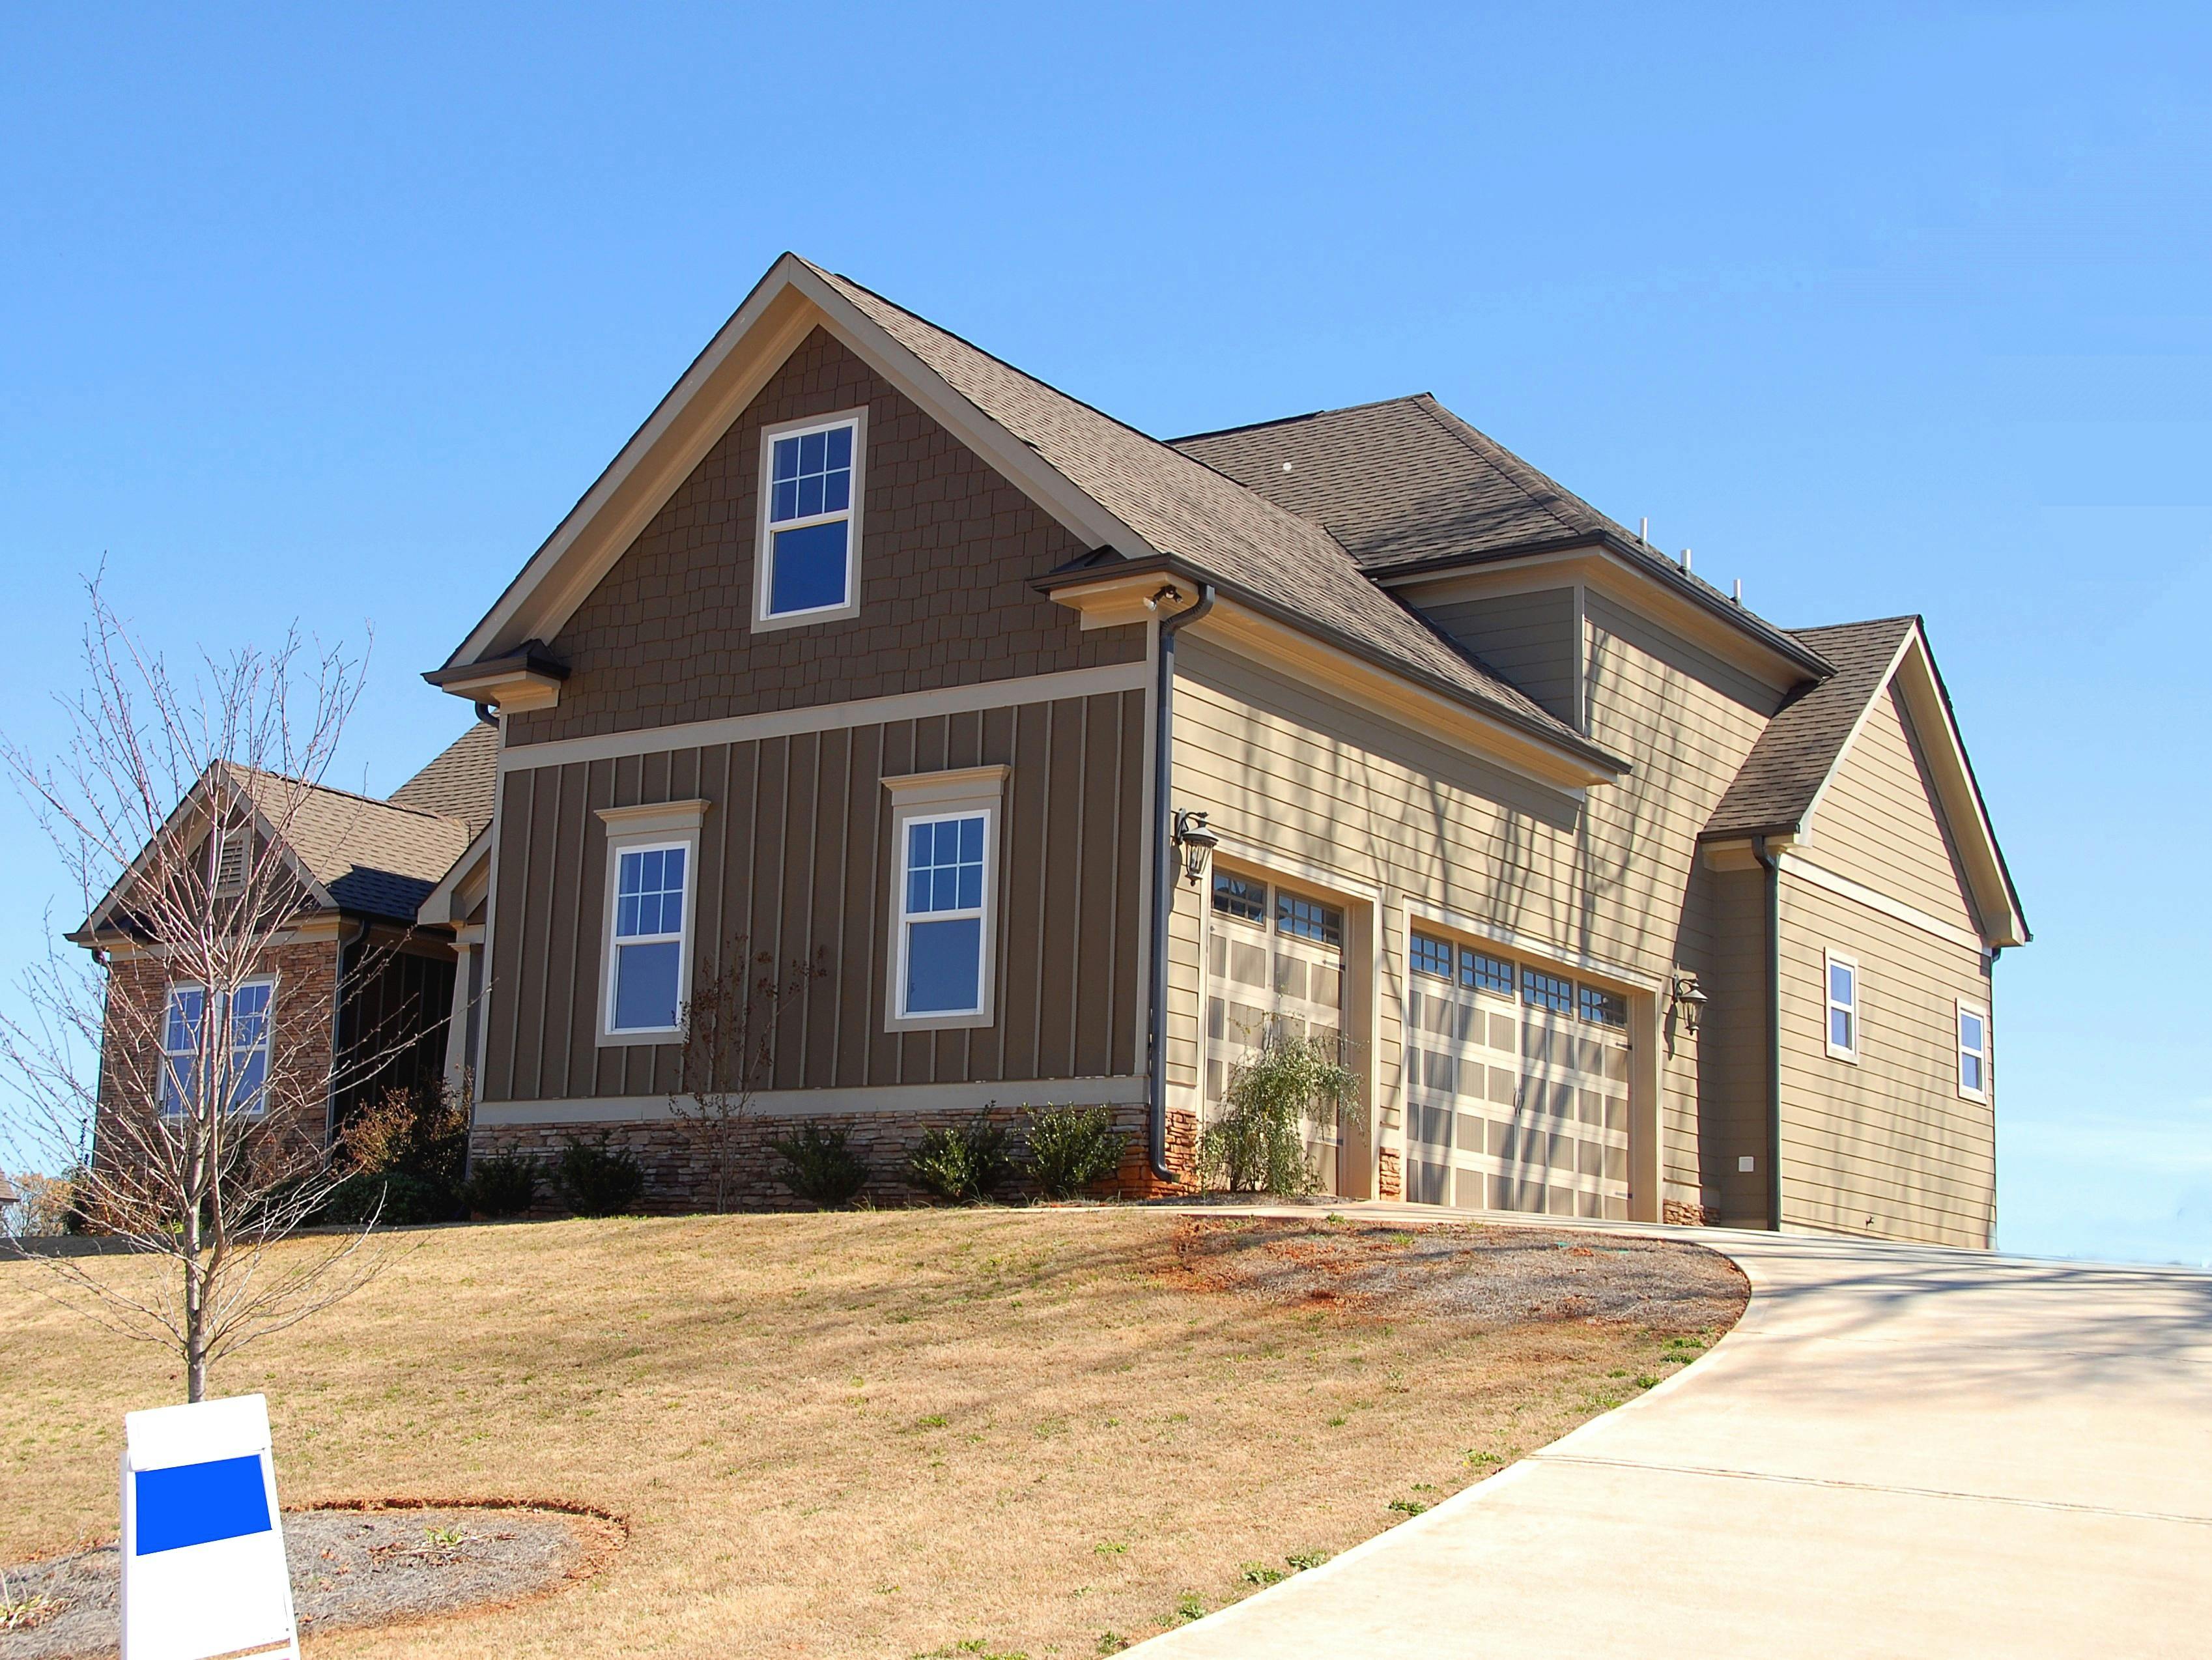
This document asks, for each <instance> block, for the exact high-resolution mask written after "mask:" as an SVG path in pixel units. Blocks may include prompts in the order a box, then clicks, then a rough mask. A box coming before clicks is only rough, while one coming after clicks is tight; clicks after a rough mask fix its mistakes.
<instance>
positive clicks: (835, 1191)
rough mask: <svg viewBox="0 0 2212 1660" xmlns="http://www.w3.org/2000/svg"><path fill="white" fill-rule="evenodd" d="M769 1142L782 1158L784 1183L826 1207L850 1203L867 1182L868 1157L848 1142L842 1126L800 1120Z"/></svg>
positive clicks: (811, 1202) (815, 1203)
mask: <svg viewBox="0 0 2212 1660" xmlns="http://www.w3.org/2000/svg"><path fill="white" fill-rule="evenodd" d="M769 1147H770V1149H772V1150H773V1151H774V1152H775V1156H776V1157H777V1158H781V1159H782V1160H783V1174H782V1175H781V1177H779V1178H778V1179H779V1180H781V1182H782V1183H783V1185H784V1186H785V1187H787V1188H788V1189H791V1191H792V1192H793V1194H795V1195H797V1196H798V1197H799V1198H801V1199H804V1200H805V1201H807V1202H808V1203H810V1204H814V1205H819V1206H820V1207H822V1208H823V1209H824V1210H831V1209H835V1208H836V1207H837V1206H839V1205H847V1204H850V1203H851V1202H852V1201H854V1199H856V1198H858V1197H859V1196H860V1189H862V1188H865V1187H866V1186H867V1185H868V1164H867V1161H866V1159H864V1158H861V1157H860V1154H859V1153H857V1152H854V1151H853V1150H852V1148H851V1147H849V1146H847V1145H846V1141H845V1132H844V1131H842V1130H840V1129H828V1130H825V1129H823V1128H821V1127H820V1126H819V1125H817V1124H801V1125H800V1126H799V1128H797V1129H796V1130H794V1131H793V1132H792V1133H791V1134H789V1135H782V1136H778V1137H777V1138H776V1139H775V1140H773V1141H771V1142H769Z"/></svg>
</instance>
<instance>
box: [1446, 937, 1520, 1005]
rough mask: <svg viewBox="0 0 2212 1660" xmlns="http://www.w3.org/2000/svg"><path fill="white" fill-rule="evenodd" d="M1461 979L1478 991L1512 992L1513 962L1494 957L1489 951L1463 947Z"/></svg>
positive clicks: (1460, 968) (1462, 982)
mask: <svg viewBox="0 0 2212 1660" xmlns="http://www.w3.org/2000/svg"><path fill="white" fill-rule="evenodd" d="M1459 979H1460V983H1461V984H1462V985H1463V986H1469V987H1472V988H1474V989H1475V990H1477V991H1502V992H1505V993H1508V994H1510V992H1511V991H1512V989H1513V964H1510V963H1509V962H1507V961H1506V960H1505V959H1504V958H1502V957H1492V956H1491V955H1490V954H1489V953H1488V952H1480V951H1470V950H1468V949H1466V948H1464V947H1462V950H1461V952H1460V954H1459Z"/></svg>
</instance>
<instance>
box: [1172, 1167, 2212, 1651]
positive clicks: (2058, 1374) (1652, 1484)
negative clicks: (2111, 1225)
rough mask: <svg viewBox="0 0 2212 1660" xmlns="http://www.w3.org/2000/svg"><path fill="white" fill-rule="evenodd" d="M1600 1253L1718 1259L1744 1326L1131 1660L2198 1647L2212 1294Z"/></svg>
mask: <svg viewBox="0 0 2212 1660" xmlns="http://www.w3.org/2000/svg"><path fill="white" fill-rule="evenodd" d="M1358 1209H1359V1210H1360V1211H1361V1212H1363V1213H1367V1212H1375V1213H1384V1211H1383V1207H1372V1206H1362V1207H1358ZM1387 1213H1388V1214H1390V1215H1393V1216H1403V1217H1406V1218H1407V1219H1413V1217H1414V1216H1417V1215H1425V1218H1426V1219H1429V1220H1436V1219H1437V1213H1435V1212H1433V1211H1429V1212H1425V1213H1407V1212H1405V1211H1402V1210H1400V1209H1398V1208H1397V1207H1390V1209H1389V1211H1388V1212H1387ZM1624 1231H1635V1232H1638V1233H1666V1234H1673V1235H1674V1236H1675V1237H1684V1238H1692V1239H1695V1240H1697V1241H1698V1242H1699V1243H1704V1244H1708V1245H1711V1246H1713V1247H1716V1248H1717V1249H1718V1250H1723V1251H1724V1252H1725V1253H1727V1255H1729V1256H1730V1257H1732V1258H1734V1259H1735V1261H1736V1262H1738V1263H1740V1264H1741V1266H1742V1268H1743V1269H1744V1271H1745V1273H1746V1274H1748V1275H1749V1276H1750V1278H1751V1282H1752V1286H1753V1296H1752V1301H1751V1307H1750V1309H1749V1310H1748V1311H1747V1313H1746V1315H1745V1316H1744V1319H1743V1321H1742V1323H1741V1324H1740V1325H1739V1326H1738V1327H1737V1328H1736V1329H1735V1331H1734V1332H1732V1333H1731V1334H1729V1336H1728V1337H1727V1338H1726V1339H1725V1340H1724V1341H1723V1342H1721V1343H1720V1344H1719V1345H1718V1346H1717V1347H1716V1348H1715V1349H1714V1350H1713V1352H1712V1353H1711V1354H1709V1355H1707V1356H1706V1357H1705V1359H1701V1360H1699V1362H1698V1363H1697V1364H1696V1365H1693V1366H1692V1367H1691V1368H1689V1369H1688V1370H1687V1371H1684V1372H1682V1373H1680V1374H1679V1375H1678V1376H1677V1377H1674V1378H1671V1379H1669V1380H1668V1382H1667V1383H1662V1384H1661V1385H1660V1386H1659V1387H1658V1388H1656V1389H1653V1390H1652V1391H1651V1392H1650V1394H1648V1395H1644V1396H1643V1397H1642V1398H1641V1399H1639V1400H1637V1401H1635V1402H1632V1403H1630V1404H1629V1405H1627V1406H1626V1407H1623V1408H1620V1410H1618V1411H1616V1412H1613V1413H1610V1414H1607V1415H1606V1416H1604V1417H1602V1418H1599V1419H1596V1420H1594V1421H1592V1422H1590V1423H1589V1424H1586V1425H1584V1426H1583V1427H1582V1428H1580V1429H1578V1430H1577V1431H1575V1432H1573V1433H1572V1434H1571V1435H1568V1436H1566V1437H1565V1438H1563V1439H1561V1440H1559V1441H1558V1442H1556V1443H1554V1444H1553V1445H1552V1446H1550V1447H1547V1448H1546V1449H1545V1450H1543V1451H1541V1452H1540V1453H1536V1454H1534V1455H1532V1456H1529V1457H1528V1458H1526V1459H1524V1460H1522V1462H1520V1463H1518V1464H1516V1465H1515V1466H1513V1467H1512V1468H1510V1469H1508V1470H1506V1471H1504V1472H1503V1473H1501V1474H1500V1475H1497V1476H1495V1477H1493V1478H1492V1480H1490V1481H1486V1482H1484V1483H1482V1484H1481V1485H1480V1486H1479V1487H1474V1488H1471V1489H1469V1490H1468V1491H1467V1492H1466V1493H1462V1494H1460V1495H1459V1496H1457V1497H1456V1498H1455V1499H1450V1500H1449V1501H1448V1502H1446V1503H1444V1504H1443V1505H1438V1506H1437V1508H1436V1509H1435V1510H1433V1511H1430V1512H1428V1513H1427V1514H1426V1515H1425V1516H1421V1517H1416V1518H1415V1519H1413V1521H1410V1522H1407V1523H1403V1524H1401V1526H1399V1527H1396V1528H1394V1529H1391V1530H1390V1531H1389V1533H1386V1534H1384V1535H1381V1536H1380V1537H1378V1538H1376V1539H1374V1540H1371V1541H1369V1542H1368V1543H1367V1544H1365V1545H1363V1546H1361V1547H1359V1548H1357V1549H1355V1550H1352V1551H1348V1552H1346V1554H1344V1555H1342V1556H1340V1557H1339V1558H1337V1559H1336V1560H1334V1561H1333V1562H1330V1563H1328V1564H1327V1565H1326V1566H1323V1567H1322V1568H1319V1569H1316V1570H1315V1571H1313V1572H1307V1573H1303V1574H1300V1575H1298V1576H1297V1578H1294V1579H1291V1580H1289V1581H1287V1582H1285V1584H1281V1585H1279V1586H1277V1587H1275V1588H1274V1589H1273V1590H1268V1591H1265V1592H1263V1593H1261V1595H1259V1596H1255V1597H1252V1598H1251V1599H1249V1601H1247V1602H1242V1603H1239V1604H1237V1605H1236V1606H1235V1607H1233V1608H1227V1609H1225V1610H1223V1611H1222V1612H1221V1613H1219V1614H1215V1615H1213V1616H1212V1617H1211V1618H1209V1619H1206V1620H1200V1621H1199V1622H1198V1623H1196V1624H1194V1625H1191V1626H1187V1627H1183V1628H1182V1629H1181V1630H1179V1631H1176V1632H1171V1633H1168V1634H1167V1635H1165V1636H1163V1637H1159V1638H1156V1639H1153V1640H1152V1642H1150V1643H1147V1644H1145V1645H1142V1652H1143V1653H1144V1654H1145V1656H1146V1660H1196V1657H1200V1656H1204V1657H1232V1656H1233V1657H1258V1656H1270V1657H1275V1656H1282V1655H1293V1654H1294V1655H1331V1656H1355V1657H1357V1656H1408V1657H1410V1656H1434V1655H1439V1654H1467V1655H1480V1656H1483V1657H1486V1660H1492V1657H1498V1660H1503V1657H1511V1656H1523V1655H1529V1656H1534V1655H1543V1656H1577V1657H1582V1656H1607V1655H1621V1656H1635V1657H1638V1660H1651V1657H1654V1656H1662V1655H1668V1654H1686V1655H1696V1656H1699V1657H1700V1660H1720V1657H1728V1656H1735V1655H1745V1656H1753V1655H1756V1656H1760V1657H1771V1656H1778V1655H1820V1656H1823V1657H1826V1656H1844V1655H1869V1656H1874V1655H1879V1656H1884V1657H1889V1656H1905V1655H1931V1656H1933V1655H1941V1656H1946V1657H1956V1656H1966V1655H1990V1656H2004V1657H2008V1660H2020V1657H2027V1656H2040V1655H2052V1656H2057V1655H2063V1656H2068V1657H2082V1656H2106V1655H2110V1656H2152V1655H2189V1656H2203V1655H2208V1654H2212V1275H2208V1274H2197V1273H2189V1272H2185V1271H2183V1270H2179V1269H2172V1270H2164V1269H2155V1268H2104V1267H2097V1266H2093V1265H2085V1264H2078V1263H2068V1262H2036V1261H2028V1260H2023V1259H2020V1258H2005V1257H1992V1256H1978V1255H1973V1254H1970V1253H1966V1252H1961V1251H1948V1250H1925V1249H1917V1248H1912V1247H1900V1246H1892V1245H1880V1244H1870V1243H1858V1242H1847V1241H1841V1240H1829V1239H1813V1238H1795V1237H1781V1238H1777V1237H1771V1236H1769V1235H1765V1234H1752V1233H1735V1232H1723V1231H1717V1230H1699V1231H1686V1230H1670V1229H1643V1228H1638V1229H1634V1230H1624Z"/></svg>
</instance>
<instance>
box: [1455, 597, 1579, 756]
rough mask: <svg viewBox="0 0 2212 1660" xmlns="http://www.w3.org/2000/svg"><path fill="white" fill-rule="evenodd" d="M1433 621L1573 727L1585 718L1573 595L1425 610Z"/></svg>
mask: <svg viewBox="0 0 2212 1660" xmlns="http://www.w3.org/2000/svg"><path fill="white" fill-rule="evenodd" d="M1426 615H1427V617H1428V619H1429V621H1431V623H1435V624H1436V625H1437V627H1438V628H1440V629H1443V631H1444V632H1445V633H1446V634H1448V635H1450V636H1451V637H1452V638H1453V639H1454V640H1455V641H1456V642H1459V644H1460V645H1462V647H1464V648H1466V649H1467V650H1468V651H1469V652H1471V653H1473V654H1474V655H1475V656H1476V657H1478V658H1480V659H1481V660H1482V661H1483V662H1484V663H1485V664H1486V665H1488V666H1490V667H1491V668H1492V669H1493V670H1494V671H1496V672H1497V673H1498V674H1499V675H1500V676H1502V677H1503V678H1504V679H1505V680H1506V681H1507V682H1509V683H1510V684H1512V685H1515V686H1517V687H1518V688H1520V690H1522V691H1524V692H1526V693H1528V696H1531V697H1533V698H1534V699H1535V701H1536V702H1538V703H1540V704H1541V705H1542V706H1543V707H1544V708H1547V709H1549V710H1550V711H1551V712H1552V713H1553V714H1556V715H1558V716H1559V719H1560V720H1562V721H1566V722H1567V723H1568V724H1569V725H1570V726H1572V725H1574V724H1576V723H1577V722H1578V721H1580V720H1581V718H1582V711H1581V707H1580V705H1581V697H1580V693H1581V690H1582V687H1581V685H1580V684H1579V682H1580V680H1581V678H1582V666H1583V654H1582V642H1581V641H1579V640H1578V639H1577V638H1576V635H1575V591H1574V589H1572V588H1571V587H1565V588H1544V589H1541V590H1539V591H1538V592H1536V593H1509V594H1500V595H1498V596H1496V597H1495V598H1490V599H1462V600H1456V601H1449V602H1446V603H1444V604H1442V605H1433V606H1430V607H1428V608H1427V609H1426Z"/></svg>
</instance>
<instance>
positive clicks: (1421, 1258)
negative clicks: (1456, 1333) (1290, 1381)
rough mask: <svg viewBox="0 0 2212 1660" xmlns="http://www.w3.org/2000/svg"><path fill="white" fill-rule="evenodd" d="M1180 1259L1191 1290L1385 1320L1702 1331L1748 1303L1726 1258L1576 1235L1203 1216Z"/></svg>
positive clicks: (1193, 1220) (1648, 1242)
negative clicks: (1585, 1322)
mask: <svg viewBox="0 0 2212 1660" xmlns="http://www.w3.org/2000/svg"><path fill="white" fill-rule="evenodd" d="M1176 1265H1177V1271H1178V1272H1179V1273H1182V1274H1188V1275H1189V1276H1190V1281H1191V1284H1192V1286H1193V1288H1194V1289H1195V1290H1203V1291H1211V1292H1226V1293H1229V1294H1231V1295H1234V1296H1239V1297H1249V1298H1254V1299H1255V1300H1258V1301H1261V1302H1266V1303H1269V1304H1274V1305H1276V1306H1285V1305H1296V1304H1306V1305H1308V1306H1310V1307H1316V1308H1318V1307H1323V1306H1327V1307H1333V1308H1336V1309H1339V1310H1342V1311H1344V1312H1346V1313H1349V1314H1353V1315H1367V1316H1371V1317H1373V1318H1375V1319H1377V1320H1404V1319H1431V1320H1435V1319H1442V1320H1448V1321H1465V1322H1468V1323H1472V1324H1475V1325H1479V1326H1514V1325H1529V1324H1541V1323H1547V1322H1555V1321H1567V1320H1589V1321H1600V1322H1605V1323H1620V1324H1623V1325H1635V1326H1642V1327H1647V1328H1649V1329H1652V1330H1654V1331H1667V1332H1678V1331H1679V1332H1696V1331H1710V1330H1713V1329H1726V1328H1727V1327H1729V1326H1731V1325H1734V1324H1735V1321H1736V1319H1737V1317H1738V1316H1740V1315H1741V1314H1742V1312H1743V1307H1744V1304H1745V1302H1746V1301H1747V1299H1748V1298H1749V1297H1750V1286H1748V1285H1747V1283H1746V1281H1745V1280H1744V1277H1743V1274H1742V1273H1741V1271H1740V1270H1739V1269H1738V1268H1736V1266H1735V1264H1734V1263H1733V1262H1729V1260H1728V1259H1727V1258H1726V1257H1724V1256H1720V1255H1719V1254H1718V1253H1717V1252H1715V1251H1710V1250H1705V1249H1704V1248H1703V1247H1702V1246H1698V1245H1686V1244H1681V1243H1676V1242H1674V1241H1673V1240H1667V1239H1639V1238H1631V1237H1623V1236H1620V1235H1614V1234H1604V1233H1595V1232H1587V1231H1582V1230H1579V1229H1577V1230H1575V1231H1568V1230H1565V1229H1560V1230H1558V1231H1551V1230H1546V1229H1538V1228H1523V1227H1511V1228H1490V1227H1483V1226H1481V1225H1472V1224H1470V1225H1449V1224H1446V1225H1425V1226H1422V1227H1419V1228H1394V1227H1389V1226H1378V1225H1374V1224H1369V1223H1359V1222H1331V1221H1328V1220H1327V1219H1322V1218H1316V1219H1312V1220H1308V1219H1305V1218H1304V1217H1294V1218H1280V1217H1228V1216H1224V1217H1212V1216H1194V1217H1189V1218H1186V1219H1184V1221H1183V1223H1182V1226H1181V1228H1180V1229H1179V1230H1178V1231H1177V1234H1176Z"/></svg>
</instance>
